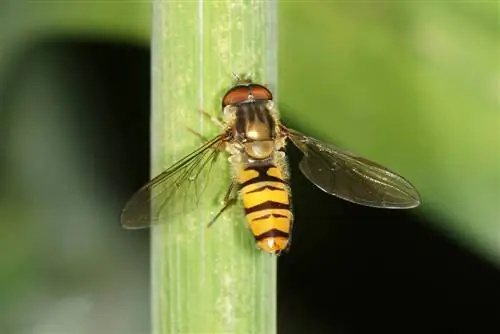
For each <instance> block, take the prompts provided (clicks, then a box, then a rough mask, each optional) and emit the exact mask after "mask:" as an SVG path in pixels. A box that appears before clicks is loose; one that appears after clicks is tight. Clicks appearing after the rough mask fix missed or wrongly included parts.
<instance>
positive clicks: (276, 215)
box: [252, 213, 288, 221]
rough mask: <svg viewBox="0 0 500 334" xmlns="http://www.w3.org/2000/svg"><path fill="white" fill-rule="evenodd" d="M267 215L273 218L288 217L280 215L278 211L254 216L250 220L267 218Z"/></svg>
mask: <svg viewBox="0 0 500 334" xmlns="http://www.w3.org/2000/svg"><path fill="white" fill-rule="evenodd" d="M269 217H274V218H288V216H285V215H280V214H279V213H271V214H268V215H264V216H261V217H257V218H254V219H252V221H256V220H262V219H267V218H269Z"/></svg>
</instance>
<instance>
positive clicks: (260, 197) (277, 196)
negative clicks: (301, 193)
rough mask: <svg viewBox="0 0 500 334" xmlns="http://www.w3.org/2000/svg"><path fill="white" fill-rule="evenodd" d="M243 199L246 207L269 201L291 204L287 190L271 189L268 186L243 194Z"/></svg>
mask: <svg viewBox="0 0 500 334" xmlns="http://www.w3.org/2000/svg"><path fill="white" fill-rule="evenodd" d="M241 199H242V201H243V206H244V207H245V208H251V207H252V206H256V205H259V204H262V203H264V202H267V201H273V202H278V203H283V204H289V203H288V192H287V191H285V190H269V189H267V188H266V189H263V190H260V191H258V192H254V193H251V194H242V196H241Z"/></svg>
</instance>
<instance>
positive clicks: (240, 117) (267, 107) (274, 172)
mask: <svg viewBox="0 0 500 334" xmlns="http://www.w3.org/2000/svg"><path fill="white" fill-rule="evenodd" d="M222 112H223V118H222V119H219V121H220V125H221V126H222V131H221V133H220V134H218V135H217V136H215V137H214V138H212V139H210V140H208V141H207V142H206V143H205V144H204V145H202V146H201V147H199V148H198V149H197V150H195V151H194V152H192V153H190V154H188V155H187V156H185V157H184V158H182V159H180V160H179V161H177V162H176V163H175V164H173V165H172V166H171V167H170V168H168V169H167V170H165V171H164V172H163V173H161V174H160V175H158V176H156V177H155V178H153V179H152V180H151V181H150V182H149V183H147V184H146V185H144V186H143V187H142V188H141V189H139V190H138V191H137V192H136V193H135V194H134V195H133V196H132V198H131V199H130V200H129V201H128V202H127V204H126V206H125V208H124V209H123V212H122V216H121V222H122V225H123V227H125V228H128V229H135V228H143V227H148V226H150V225H151V224H152V223H153V221H154V219H153V217H152V216H151V215H150V213H149V212H150V204H151V201H152V200H154V201H158V203H160V204H161V206H160V209H159V210H167V211H168V210H169V209H170V207H169V205H170V203H172V202H174V201H172V199H173V198H176V197H177V198H179V195H182V191H184V192H185V193H184V196H183V197H184V198H186V199H187V201H185V202H186V203H187V204H185V206H184V207H183V210H185V211H190V210H192V209H194V207H193V206H195V205H196V202H197V199H198V198H199V197H200V194H201V191H200V189H199V188H198V187H199V185H200V184H202V183H201V182H206V181H205V180H203V178H202V177H201V176H200V175H205V177H208V172H209V171H210V169H211V167H212V162H213V161H215V159H216V157H217V156H218V155H219V153H220V152H223V151H227V153H228V154H229V158H228V160H229V162H230V164H231V166H232V169H233V175H234V177H233V180H231V183H230V186H229V189H228V191H227V193H226V196H225V199H224V205H223V207H222V209H221V210H220V211H219V213H218V214H217V215H216V216H215V218H214V219H213V220H212V221H211V222H210V224H211V223H213V222H214V220H215V219H216V218H217V217H218V216H219V215H220V214H221V213H222V212H224V211H225V210H226V209H227V208H229V207H230V206H231V205H233V204H234V203H236V201H237V200H238V199H240V200H241V202H242V204H243V207H244V209H245V215H246V221H247V226H248V227H249V229H250V231H251V233H252V234H253V236H254V238H255V241H256V243H257V245H258V247H259V248H260V249H262V250H263V251H265V252H269V253H272V254H276V255H279V254H280V253H281V252H282V251H285V250H287V249H288V247H289V243H290V242H289V241H290V232H291V226H292V221H293V214H292V211H291V191H290V186H289V173H288V165H287V159H286V154H285V151H284V148H285V144H286V140H287V139H289V140H290V141H291V142H292V143H293V144H294V145H295V146H296V147H297V148H298V149H299V150H300V151H302V153H303V154H304V156H303V158H302V161H301V162H300V164H299V167H300V170H301V172H302V173H303V174H304V175H305V176H306V178H307V179H308V180H309V181H311V182H312V183H313V184H315V185H316V186H317V187H319V188H320V189H321V190H323V191H325V192H326V193H328V194H331V195H334V196H337V197H339V198H342V199H344V200H347V201H350V202H353V203H357V204H361V205H364V206H369V207H376V208H386V209H409V208H414V207H417V206H418V205H419V204H420V196H419V194H418V192H417V190H416V189H415V188H414V186H413V185H412V184H411V183H410V182H409V181H407V180H406V179H405V178H403V177H401V176H400V175H398V174H396V173H394V172H392V171H390V170H388V169H387V168H385V167H383V166H381V165H379V164H377V163H375V162H372V161H370V160H367V159H364V158H362V157H358V156H355V155H353V154H351V153H348V152H346V151H344V150H341V149H339V148H337V147H335V146H332V145H330V144H327V143H324V142H321V141H319V140H317V139H314V138H312V137H309V136H306V135H304V134H302V133H300V132H298V131H296V130H293V129H290V128H288V127H286V126H285V125H284V124H282V123H281V122H280V118H279V114H278V111H277V110H276V108H275V107H274V104H273V95H272V93H271V91H270V90H269V89H268V88H266V87H265V86H263V85H260V84H257V83H254V82H252V81H251V80H241V79H238V80H237V81H236V83H235V84H234V86H232V87H231V88H230V89H229V90H228V91H227V92H226V94H225V95H224V97H223V99H222ZM185 189H189V190H185ZM187 192H190V194H189V195H187ZM150 193H154V196H152V197H151V196H150ZM184 198H183V199H184ZM210 224H209V225H210Z"/></svg>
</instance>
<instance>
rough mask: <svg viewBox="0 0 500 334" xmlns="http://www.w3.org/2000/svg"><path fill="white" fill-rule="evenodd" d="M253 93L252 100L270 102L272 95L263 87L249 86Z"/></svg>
mask: <svg viewBox="0 0 500 334" xmlns="http://www.w3.org/2000/svg"><path fill="white" fill-rule="evenodd" d="M250 87H251V89H252V93H253V98H254V99H255V100H272V99H273V94H271V91H270V90H269V89H267V88H266V87H264V86H261V85H251V86H250Z"/></svg>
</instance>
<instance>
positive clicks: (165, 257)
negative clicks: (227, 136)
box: [152, 0, 277, 334]
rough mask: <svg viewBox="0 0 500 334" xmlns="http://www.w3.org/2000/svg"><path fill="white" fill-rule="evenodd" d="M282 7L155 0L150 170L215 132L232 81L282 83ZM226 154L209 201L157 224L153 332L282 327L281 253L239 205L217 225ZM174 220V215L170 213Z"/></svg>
mask: <svg viewBox="0 0 500 334" xmlns="http://www.w3.org/2000/svg"><path fill="white" fill-rule="evenodd" d="M275 10H276V4H275V3H274V2H273V1H271V2H264V1H213V2H206V1H205V2H204V1H197V2H194V1H160V0H156V1H154V3H153V48H152V54H153V59H152V66H153V68H152V71H153V97H152V100H153V116H152V146H153V148H152V154H153V170H152V173H153V175H157V174H158V173H160V172H161V171H162V170H164V169H165V168H166V167H168V166H169V165H171V164H172V163H174V162H175V161H177V160H178V159H180V158H181V157H182V156H184V155H186V154H188V153H190V152H191V151H193V150H194V149H196V148H197V147H198V146H200V144H201V141H200V138H198V137H197V136H195V135H193V134H192V133H191V132H189V131H187V130H186V127H190V128H191V129H193V130H195V131H197V132H199V133H200V134H202V135H203V136H205V137H206V138H212V137H213V136H215V135H216V134H217V133H218V132H219V131H220V129H219V128H218V127H217V126H216V125H214V124H212V123H211V122H210V121H209V120H208V119H207V118H206V117H203V116H202V115H200V113H199V112H198V111H199V110H200V109H203V110H205V111H207V112H208V113H210V114H211V115H213V116H221V115H222V113H221V107H220V103H221V98H222V94H223V93H224V91H225V90H226V89H227V88H229V87H230V85H231V83H232V82H233V80H234V78H233V76H232V74H231V72H234V73H237V74H240V73H250V74H252V77H253V78H254V80H256V81H259V82H262V83H264V84H270V85H271V88H273V89H275V88H276V86H275V84H276V61H275V59H276V47H277V46H276V42H275V32H276V20H275V17H276V16H275ZM224 155H225V154H222V155H221V156H220V157H219V162H220V163H218V165H217V166H215V167H214V168H217V169H216V170H214V171H213V172H212V173H211V175H210V176H211V178H213V179H211V182H210V184H209V186H208V188H207V189H206V191H205V192H204V194H203V202H202V203H201V205H200V206H199V207H197V208H193V210H192V211H189V212H186V214H185V215H181V216H175V217H172V218H171V219H168V221H167V222H165V224H161V225H160V226H158V227H155V228H153V229H152V312H153V319H152V321H153V333H161V334H163V333H259V334H262V333H265V334H272V333H275V332H276V258H275V257H274V256H271V255H268V254H265V253H263V252H262V251H260V250H258V249H257V248H256V246H255V241H254V239H253V237H252V235H251V233H250V231H249V230H248V229H247V227H246V226H245V220H244V215H243V209H242V207H241V206H240V204H238V205H237V206H235V207H233V208H232V209H230V210H228V211H226V212H225V213H224V214H223V215H222V216H221V217H220V218H219V219H218V220H217V222H216V223H215V224H214V225H213V226H212V227H210V228H207V227H206V225H207V223H208V222H209V221H210V219H211V217H212V216H213V214H214V213H216V212H218V210H220V208H221V206H222V198H223V196H224V193H225V191H226V190H227V187H228V185H229V183H230V181H231V173H230V169H229V164H228V162H227V159H226V158H225V156H224ZM166 215H167V216H168V212H167V213H166Z"/></svg>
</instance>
